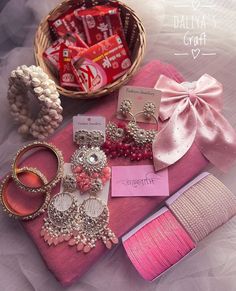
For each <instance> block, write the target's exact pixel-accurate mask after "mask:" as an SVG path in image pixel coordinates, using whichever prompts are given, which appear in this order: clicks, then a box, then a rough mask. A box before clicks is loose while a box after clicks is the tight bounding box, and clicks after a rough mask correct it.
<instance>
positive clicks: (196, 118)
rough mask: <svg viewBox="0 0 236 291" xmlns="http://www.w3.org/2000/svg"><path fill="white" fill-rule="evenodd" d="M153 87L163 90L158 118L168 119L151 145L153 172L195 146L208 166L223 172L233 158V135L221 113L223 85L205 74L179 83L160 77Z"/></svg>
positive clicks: (235, 147)
mask: <svg viewBox="0 0 236 291" xmlns="http://www.w3.org/2000/svg"><path fill="white" fill-rule="evenodd" d="M155 88H156V89H158V90H160V91H162V99H161V107H160V118H161V119H162V120H163V121H164V120H166V119H169V121H168V123H167V124H166V126H165V127H164V128H163V129H162V130H161V131H160V132H159V133H158V134H157V136H156V138H155V140H154V143H153V154H154V166H155V169H156V170H160V169H163V168H165V167H168V166H169V165H172V164H174V163H175V162H177V161H178V160H179V159H180V158H182V157H183V156H184V155H185V154H186V153H187V151H188V150H189V149H190V147H191V146H192V144H193V143H196V145H197V146H198V148H199V150H200V151H201V153H202V154H203V155H204V156H205V157H206V158H207V159H208V160H209V161H210V162H211V163H213V164H214V165H215V166H217V167H218V168H220V169H222V170H223V171H226V170H227V169H228V168H229V166H230V165H231V164H232V163H233V161H234V160H235V159H236V133H235V131H234V129H233V128H232V127H231V125H230V124H229V123H228V121H227V120H226V119H225V118H224V117H223V116H222V115H221V113H220V112H221V110H222V106H223V96H222V93H223V88H222V84H220V83H219V82H218V81H217V80H216V79H214V78H213V77H211V76H209V75H207V74H205V75H203V76H202V77H201V78H200V79H199V80H198V81H197V82H194V83H187V82H184V83H182V84H179V83H177V82H175V81H174V80H171V79H169V78H168V77H166V76H164V75H161V76H160V78H159V80H158V81H157V83H156V86H155ZM186 101H189V102H186Z"/></svg>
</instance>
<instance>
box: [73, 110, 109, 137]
mask: <svg viewBox="0 0 236 291" xmlns="http://www.w3.org/2000/svg"><path fill="white" fill-rule="evenodd" d="M78 130H86V131H93V130H98V131H101V132H103V134H104V137H105V133H106V119H105V117H103V116H88V115H80V114H78V115H77V116H74V117H73V140H74V141H75V133H76V131H78Z"/></svg>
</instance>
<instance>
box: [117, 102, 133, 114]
mask: <svg viewBox="0 0 236 291" xmlns="http://www.w3.org/2000/svg"><path fill="white" fill-rule="evenodd" d="M131 108H132V102H131V101H130V100H127V99H125V100H123V101H122V102H121V104H120V110H119V112H120V113H121V114H122V115H123V116H125V117H126V116H127V115H129V114H130V115H132V114H131Z"/></svg>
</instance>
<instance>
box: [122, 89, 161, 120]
mask: <svg viewBox="0 0 236 291" xmlns="http://www.w3.org/2000/svg"><path fill="white" fill-rule="evenodd" d="M123 100H130V101H131V102H132V105H131V113H132V114H133V115H136V116H135V118H136V121H138V122H145V123H156V121H155V119H154V118H150V119H148V120H147V119H145V117H144V115H143V114H141V113H140V114H138V113H139V112H142V111H143V110H144V105H145V103H147V102H152V103H153V104H154V105H155V106H156V109H155V113H154V115H155V117H156V119H158V115H159V109H160V103H161V91H159V90H157V89H154V88H145V87H136V86H123V87H122V88H121V89H120V91H119V97H118V105H117V118H119V119H125V120H131V116H130V115H129V114H128V115H127V117H124V116H123V115H122V114H121V113H119V110H120V106H121V103H122V101H123Z"/></svg>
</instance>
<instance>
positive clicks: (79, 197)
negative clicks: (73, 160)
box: [60, 163, 110, 205]
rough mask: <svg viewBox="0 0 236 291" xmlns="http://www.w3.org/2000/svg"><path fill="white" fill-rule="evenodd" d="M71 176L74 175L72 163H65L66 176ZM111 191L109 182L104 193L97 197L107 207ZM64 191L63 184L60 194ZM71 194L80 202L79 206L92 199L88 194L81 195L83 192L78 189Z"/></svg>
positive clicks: (104, 188) (103, 190)
mask: <svg viewBox="0 0 236 291" xmlns="http://www.w3.org/2000/svg"><path fill="white" fill-rule="evenodd" d="M70 174H73V173H72V170H71V164H70V163H65V164H64V176H66V175H70ZM109 190H110V180H109V181H107V183H106V184H105V186H104V187H103V189H102V191H101V192H99V194H98V196H97V197H98V198H99V199H101V200H102V201H103V202H104V203H105V204H106V205H107V202H108V197H109ZM62 191H64V189H63V183H61V186H60V192H62ZM71 194H72V195H74V197H76V200H77V201H78V204H79V205H80V204H81V203H83V201H84V200H86V199H88V198H89V197H90V195H89V194H88V193H82V194H81V192H80V191H79V190H78V189H76V191H74V192H73V193H71Z"/></svg>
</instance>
